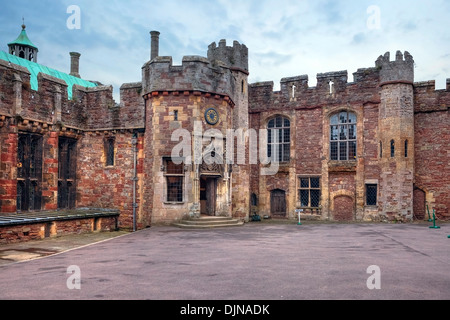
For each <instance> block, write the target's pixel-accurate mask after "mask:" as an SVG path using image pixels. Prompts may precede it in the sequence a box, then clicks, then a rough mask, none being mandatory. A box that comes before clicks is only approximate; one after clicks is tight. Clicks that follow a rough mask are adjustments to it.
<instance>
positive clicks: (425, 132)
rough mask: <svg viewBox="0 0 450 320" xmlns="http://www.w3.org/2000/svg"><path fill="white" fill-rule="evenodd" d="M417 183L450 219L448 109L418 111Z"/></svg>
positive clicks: (432, 206) (440, 214)
mask: <svg viewBox="0 0 450 320" xmlns="http://www.w3.org/2000/svg"><path fill="white" fill-rule="evenodd" d="M415 140H416V143H415V154H416V163H415V169H416V171H415V185H416V186H417V187H418V188H420V189H422V190H423V191H425V192H426V200H427V202H428V205H429V208H430V210H431V211H432V210H433V209H435V210H436V214H437V215H438V217H439V218H442V219H449V218H450V183H449V181H450V162H449V157H450V155H449V152H448V149H449V147H448V146H449V145H450V114H449V112H448V111H435V112H416V114H415Z"/></svg>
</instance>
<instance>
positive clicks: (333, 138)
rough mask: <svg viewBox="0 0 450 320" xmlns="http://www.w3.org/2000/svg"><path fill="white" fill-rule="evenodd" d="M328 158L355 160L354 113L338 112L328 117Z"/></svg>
mask: <svg viewBox="0 0 450 320" xmlns="http://www.w3.org/2000/svg"><path fill="white" fill-rule="evenodd" d="M330 124H331V130H330V159H331V160H342V161H344V160H356V115H355V114H354V113H351V112H345V111H344V112H340V113H338V114H335V115H334V116H332V117H331V119H330Z"/></svg>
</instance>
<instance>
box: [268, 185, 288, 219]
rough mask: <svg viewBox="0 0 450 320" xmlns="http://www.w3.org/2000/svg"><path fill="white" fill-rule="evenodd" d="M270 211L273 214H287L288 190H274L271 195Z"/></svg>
mask: <svg viewBox="0 0 450 320" xmlns="http://www.w3.org/2000/svg"><path fill="white" fill-rule="evenodd" d="M270 212H271V214H272V215H273V216H277V217H285V216H286V192H285V191H283V190H279V189H277V190H273V191H272V192H271V195H270Z"/></svg>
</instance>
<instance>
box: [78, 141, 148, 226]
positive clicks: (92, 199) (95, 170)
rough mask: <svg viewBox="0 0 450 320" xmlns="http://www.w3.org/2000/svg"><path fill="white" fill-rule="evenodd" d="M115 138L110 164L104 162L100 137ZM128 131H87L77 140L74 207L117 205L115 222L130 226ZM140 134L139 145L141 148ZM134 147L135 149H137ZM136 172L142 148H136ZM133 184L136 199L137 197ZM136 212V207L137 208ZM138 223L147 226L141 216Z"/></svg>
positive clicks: (131, 180) (131, 216) (131, 185)
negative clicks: (112, 158) (75, 197)
mask: <svg viewBox="0 0 450 320" xmlns="http://www.w3.org/2000/svg"><path fill="white" fill-rule="evenodd" d="M109 136H111V137H114V139H115V150H114V153H115V157H114V160H115V161H114V166H106V154H105V151H106V150H105V148H104V141H105V138H106V137H109ZM132 136H133V134H132V133H129V132H123V133H115V134H112V133H109V132H107V133H106V135H105V133H103V132H102V133H88V134H85V135H84V136H83V137H82V138H81V139H80V140H79V142H78V144H79V146H78V164H77V180H78V181H77V207H96V208H112V209H119V210H120V212H121V215H120V219H119V226H120V227H126V228H131V227H132V226H133V206H132V205H133V175H134V164H133V159H134V157H133V146H132V141H131V139H132ZM142 143H143V141H142V137H141V138H140V139H139V146H140V147H139V148H140V149H142ZM139 148H138V149H139ZM138 156H139V158H140V159H139V163H140V165H139V166H138V170H139V171H138V176H140V175H141V171H142V163H141V162H142V156H143V155H142V151H140V154H139V155H138ZM141 182H142V181H138V185H137V192H136V194H137V196H136V198H137V200H138V199H139V198H140V196H141V195H140V190H139V184H140V183H141ZM138 203H139V202H138ZM138 212H140V211H138ZM137 218H138V219H139V223H140V224H141V225H142V224H144V227H145V226H147V224H146V221H144V220H145V219H143V218H142V217H141V216H138V217H137Z"/></svg>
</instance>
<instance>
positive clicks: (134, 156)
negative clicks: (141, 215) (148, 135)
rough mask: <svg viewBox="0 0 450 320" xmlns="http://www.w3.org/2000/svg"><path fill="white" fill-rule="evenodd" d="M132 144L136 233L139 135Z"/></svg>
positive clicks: (134, 223)
mask: <svg viewBox="0 0 450 320" xmlns="http://www.w3.org/2000/svg"><path fill="white" fill-rule="evenodd" d="M131 144H132V145H133V232H135V231H136V208H137V203H136V183H137V180H138V179H137V152H138V149H137V133H134V134H133V138H132V139H131Z"/></svg>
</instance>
